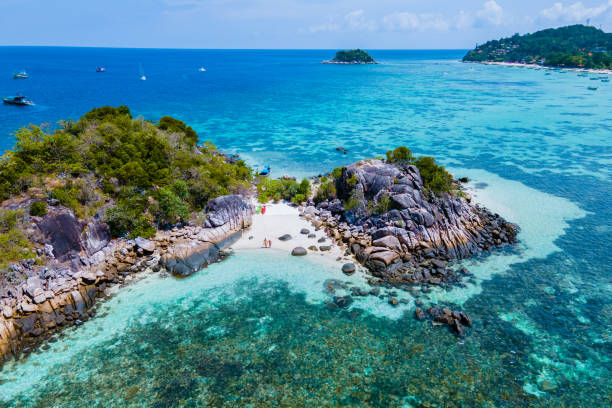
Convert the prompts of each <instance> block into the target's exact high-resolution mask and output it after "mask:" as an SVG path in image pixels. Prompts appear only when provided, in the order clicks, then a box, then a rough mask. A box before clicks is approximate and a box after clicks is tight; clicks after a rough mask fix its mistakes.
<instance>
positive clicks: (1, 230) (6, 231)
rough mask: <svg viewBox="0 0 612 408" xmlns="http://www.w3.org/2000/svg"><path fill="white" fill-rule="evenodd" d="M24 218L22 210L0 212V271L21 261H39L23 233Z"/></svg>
mask: <svg viewBox="0 0 612 408" xmlns="http://www.w3.org/2000/svg"><path fill="white" fill-rule="evenodd" d="M24 216H25V213H24V211H23V210H0V269H2V268H5V267H6V266H7V265H8V264H10V263H12V262H17V261H19V260H21V259H28V258H35V259H36V260H37V261H39V259H38V258H37V257H36V252H35V251H34V249H33V247H32V243H31V242H30V241H29V240H28V239H27V238H26V236H25V234H24V233H23V228H24V225H23V224H24Z"/></svg>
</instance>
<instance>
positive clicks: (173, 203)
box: [153, 187, 189, 226]
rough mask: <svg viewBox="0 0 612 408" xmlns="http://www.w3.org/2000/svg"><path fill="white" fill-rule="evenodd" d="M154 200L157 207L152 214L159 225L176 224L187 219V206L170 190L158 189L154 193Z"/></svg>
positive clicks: (165, 188) (166, 188)
mask: <svg viewBox="0 0 612 408" xmlns="http://www.w3.org/2000/svg"><path fill="white" fill-rule="evenodd" d="M155 199H156V200H157V205H156V206H155V208H154V211H153V212H154V214H155V218H156V220H157V223H158V224H159V225H162V226H165V225H172V224H177V223H179V222H180V221H185V220H187V219H188V218H189V206H188V205H187V203H186V202H184V201H183V200H181V198H180V197H179V196H178V195H176V193H175V192H174V191H173V190H172V188H168V187H163V188H160V189H159V190H157V191H156V192H155Z"/></svg>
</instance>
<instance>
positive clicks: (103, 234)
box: [82, 221, 111, 256]
mask: <svg viewBox="0 0 612 408" xmlns="http://www.w3.org/2000/svg"><path fill="white" fill-rule="evenodd" d="M110 240H111V235H110V229H109V227H108V225H107V224H106V223H103V222H98V221H95V222H90V223H89V224H87V226H85V228H84V229H83V237H82V245H83V248H84V249H85V251H86V252H87V255H90V256H91V255H93V254H95V253H96V252H98V251H100V250H101V249H102V248H104V247H105V246H106V245H108V243H109V242H110Z"/></svg>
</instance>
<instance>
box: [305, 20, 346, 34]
mask: <svg viewBox="0 0 612 408" xmlns="http://www.w3.org/2000/svg"><path fill="white" fill-rule="evenodd" d="M338 30H340V25H339V24H336V23H334V22H329V23H323V24H319V25H314V26H310V27H309V28H308V31H310V32H311V33H320V32H325V31H327V32H331V31H338Z"/></svg>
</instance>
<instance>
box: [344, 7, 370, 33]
mask: <svg viewBox="0 0 612 408" xmlns="http://www.w3.org/2000/svg"><path fill="white" fill-rule="evenodd" d="M344 20H345V21H346V23H347V24H348V26H349V27H350V28H351V29H353V30H363V31H376V30H377V29H378V24H377V23H376V21H374V20H368V19H367V18H366V16H365V12H364V11H363V10H354V11H351V12H350V13H348V14H347V15H346V16H344Z"/></svg>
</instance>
